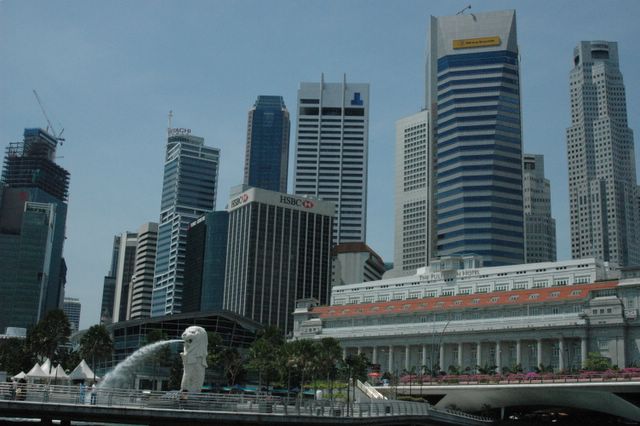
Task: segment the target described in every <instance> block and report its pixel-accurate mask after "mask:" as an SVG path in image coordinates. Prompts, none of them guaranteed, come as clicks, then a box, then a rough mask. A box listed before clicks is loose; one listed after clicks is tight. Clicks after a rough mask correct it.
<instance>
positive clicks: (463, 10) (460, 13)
mask: <svg viewBox="0 0 640 426" xmlns="http://www.w3.org/2000/svg"><path fill="white" fill-rule="evenodd" d="M467 9H471V5H470V4H469V5H467V7H465V8H464V9H462V10H461V11H460V12H458V13H456V15H462V14H463V13H464V12H465V10H467Z"/></svg>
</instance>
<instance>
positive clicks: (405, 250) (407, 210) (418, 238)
mask: <svg viewBox="0 0 640 426" xmlns="http://www.w3.org/2000/svg"><path fill="white" fill-rule="evenodd" d="M429 134H430V129H429V111H427V110H423V111H420V112H418V113H416V114H413V115H410V116H408V117H405V118H402V119H400V120H398V121H397V122H396V191H395V192H396V199H395V244H394V258H393V266H394V269H393V272H392V275H393V276H401V275H411V274H414V273H415V271H416V269H418V268H423V267H425V266H427V265H428V264H429V260H430V258H431V256H432V253H433V250H434V247H435V223H434V220H433V215H431V214H430V213H431V212H432V211H433V208H434V200H433V191H432V186H433V185H432V181H431V179H432V158H433V153H432V149H431V148H432V147H431V145H430V140H429V139H430V138H429Z"/></svg>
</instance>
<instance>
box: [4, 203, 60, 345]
mask: <svg viewBox="0 0 640 426" xmlns="http://www.w3.org/2000/svg"><path fill="white" fill-rule="evenodd" d="M6 195H7V194H6V193H5V201H6ZM5 206H6V204H4V203H3V207H5ZM21 206H22V211H21V214H20V225H19V227H18V228H12V229H11V230H7V229H6V228H4V229H3V231H9V232H3V233H2V234H0V259H1V261H0V330H1V331H2V332H4V330H5V328H7V327H21V328H29V327H31V326H33V325H34V324H36V323H37V322H38V321H39V320H40V319H41V318H42V317H43V316H44V314H45V312H46V311H47V310H46V309H45V308H44V304H45V298H46V294H47V284H48V283H49V279H48V278H49V277H48V271H50V270H51V253H52V251H53V241H54V229H55V224H56V220H57V217H56V205H55V204H53V203H33V202H30V201H27V202H22V203H21Z"/></svg>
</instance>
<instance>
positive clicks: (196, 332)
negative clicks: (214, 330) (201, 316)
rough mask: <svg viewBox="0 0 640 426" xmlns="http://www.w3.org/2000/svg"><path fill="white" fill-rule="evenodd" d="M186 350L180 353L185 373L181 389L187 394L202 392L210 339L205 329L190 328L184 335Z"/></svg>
mask: <svg viewBox="0 0 640 426" xmlns="http://www.w3.org/2000/svg"><path fill="white" fill-rule="evenodd" d="M182 340H184V350H183V351H182V353H180V356H181V357H182V365H183V367H184V372H183V373H182V383H181V384H180V389H181V390H183V391H185V390H186V391H187V392H200V391H201V390H202V384H203V383H204V370H205V368H207V344H208V337H207V332H206V330H205V329H204V328H202V327H198V326H195V325H194V326H191V327H188V328H187V329H186V330H185V331H184V333H182Z"/></svg>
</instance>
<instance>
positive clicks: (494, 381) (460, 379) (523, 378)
mask: <svg viewBox="0 0 640 426" xmlns="http://www.w3.org/2000/svg"><path fill="white" fill-rule="evenodd" d="M599 382H614V383H616V382H640V374H637V373H635V374H628V373H615V374H612V373H607V372H603V373H590V374H584V373H583V374H553V373H542V374H537V375H530V374H509V375H504V374H502V375H501V374H495V375H492V374H470V375H465V374H461V375H443V376H436V377H431V376H428V375H424V376H419V375H414V376H413V377H411V379H410V380H409V379H408V378H407V376H403V377H401V378H400V383H399V384H398V385H399V386H403V387H405V386H406V387H409V386H411V387H412V388H413V389H418V388H419V387H420V386H446V385H451V386H456V385H515V384H523V385H529V384H540V383H545V384H546V383H599ZM380 388H381V387H380V386H377V387H376V389H380ZM384 388H386V389H388V387H384Z"/></svg>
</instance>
